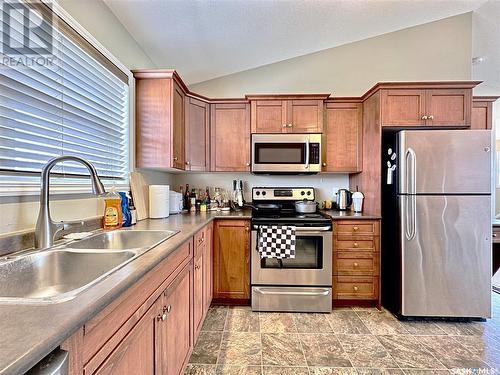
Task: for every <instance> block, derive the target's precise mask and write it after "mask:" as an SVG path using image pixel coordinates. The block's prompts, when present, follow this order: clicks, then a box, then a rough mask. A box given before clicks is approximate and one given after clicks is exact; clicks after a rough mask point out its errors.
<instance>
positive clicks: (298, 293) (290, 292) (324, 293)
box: [254, 287, 330, 296]
mask: <svg viewBox="0 0 500 375" xmlns="http://www.w3.org/2000/svg"><path fill="white" fill-rule="evenodd" d="M254 291H255V292H257V293H260V294H267V295H293V296H327V295H329V294H330V291H329V290H328V289H325V290H322V291H318V292H308V291H298V290H287V291H285V290H277V291H273V290H269V289H268V290H266V289H263V288H260V287H254Z"/></svg>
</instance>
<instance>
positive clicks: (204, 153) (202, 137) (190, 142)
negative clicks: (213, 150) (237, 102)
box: [185, 97, 210, 172]
mask: <svg viewBox="0 0 500 375" xmlns="http://www.w3.org/2000/svg"><path fill="white" fill-rule="evenodd" d="M208 109H209V105H208V103H205V102H202V101H201V100H197V99H194V98H191V97H187V98H186V167H185V169H186V170H187V171H203V172H204V171H208V170H209V169H210V164H209V157H210V153H209V147H208V145H209V136H210V133H209V131H210V129H209V123H208V121H209V110H208Z"/></svg>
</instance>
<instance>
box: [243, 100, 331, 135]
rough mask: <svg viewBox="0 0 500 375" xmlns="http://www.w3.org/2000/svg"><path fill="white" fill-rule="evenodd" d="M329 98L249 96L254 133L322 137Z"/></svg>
mask: <svg viewBox="0 0 500 375" xmlns="http://www.w3.org/2000/svg"><path fill="white" fill-rule="evenodd" d="M328 96H329V95H327V94H310V95H309V94H304V95H247V96H246V98H247V99H249V100H250V106H251V130H252V133H321V132H323V103H324V100H325V99H326V98H327V97H328Z"/></svg>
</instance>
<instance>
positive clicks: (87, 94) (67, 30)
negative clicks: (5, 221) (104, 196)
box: [0, 3, 129, 183]
mask: <svg viewBox="0 0 500 375" xmlns="http://www.w3.org/2000/svg"><path fill="white" fill-rule="evenodd" d="M16 4H17V6H16V7H6V6H3V7H2V11H1V12H0V13H1V14H0V17H2V18H1V24H0V25H1V30H0V31H1V32H2V33H3V34H4V35H2V38H0V43H1V48H2V49H1V51H0V52H2V55H1V60H0V171H1V174H0V182H5V181H9V182H12V181H20V182H21V181H32V179H36V178H38V176H39V173H40V171H41V168H42V167H43V165H44V164H45V163H46V162H47V161H48V160H50V159H51V158H53V157H56V156H60V155H76V156H80V157H82V158H85V159H87V160H89V161H90V162H91V163H92V164H94V166H95V167H96V169H97V172H98V174H99V176H100V177H101V179H103V180H106V179H107V180H123V181H125V180H126V178H127V173H128V139H127V137H128V132H127V129H128V102H129V101H128V91H129V88H128V81H127V75H126V74H125V73H123V72H122V71H121V70H119V69H118V68H117V67H116V66H115V65H114V64H112V63H111V62H110V61H109V60H108V59H106V58H105V57H104V56H103V55H102V54H100V52H99V51H97V50H96V49H95V48H94V47H93V46H92V45H91V44H90V43H88V42H87V41H86V40H85V39H84V38H83V37H81V36H80V35H79V34H77V33H76V31H75V30H73V29H72V28H71V27H70V26H68V25H67V24H66V23H64V21H62V20H61V19H59V18H58V17H57V16H56V15H55V14H53V13H52V11H51V10H50V8H49V7H48V6H46V5H44V4H43V3H32V4H30V3H25V4H22V7H19V3H16ZM34 11H35V12H34ZM27 23H28V24H30V25H31V26H32V25H33V24H36V25H39V27H37V28H33V29H30V32H29V33H28V36H27V35H26V27H25V26H26V25H27ZM5 33H8V34H7V35H5ZM47 46H51V53H50V54H46V53H43V54H40V53H39V50H38V47H47ZM5 57H9V59H6V58H5ZM16 62H18V63H19V64H17V63H16ZM30 63H33V64H32V65H29V64H30ZM53 172H54V173H55V174H56V175H58V176H61V177H63V176H64V177H65V178H64V179H61V180H58V182H61V181H66V182H69V183H75V182H76V181H78V179H82V178H83V177H85V176H87V175H88V171H87V169H86V168H85V167H84V166H83V165H81V164H77V163H71V162H65V163H63V164H61V165H59V166H57V167H56V168H54V169H53ZM68 177H69V179H68Z"/></svg>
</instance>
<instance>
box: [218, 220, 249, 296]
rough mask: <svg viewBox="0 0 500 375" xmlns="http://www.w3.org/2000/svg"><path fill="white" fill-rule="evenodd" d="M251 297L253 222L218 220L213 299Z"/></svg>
mask: <svg viewBox="0 0 500 375" xmlns="http://www.w3.org/2000/svg"><path fill="white" fill-rule="evenodd" d="M249 298H250V222H249V221H248V220H217V221H216V222H215V225H214V299H219V300H225V299H237V300H242V299H245V300H246V299H249Z"/></svg>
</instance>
